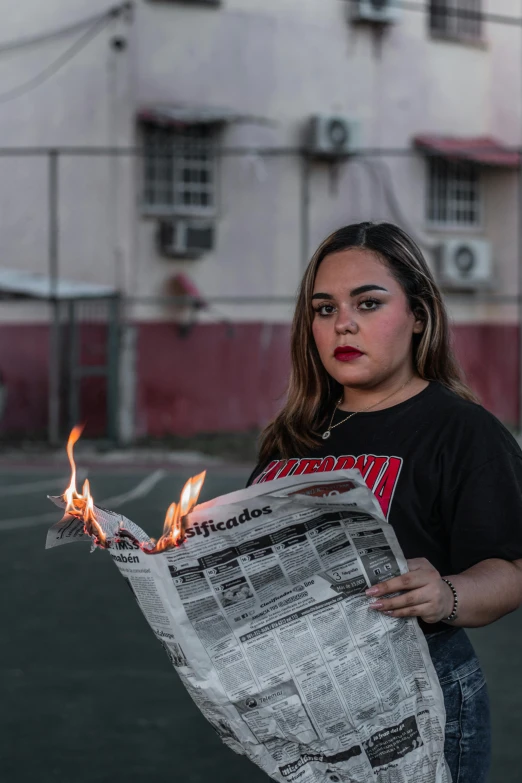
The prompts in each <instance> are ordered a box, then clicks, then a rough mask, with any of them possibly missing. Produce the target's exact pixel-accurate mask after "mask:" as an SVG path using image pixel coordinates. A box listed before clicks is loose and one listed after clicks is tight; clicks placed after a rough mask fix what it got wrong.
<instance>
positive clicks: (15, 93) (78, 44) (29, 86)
mask: <svg viewBox="0 0 522 783" xmlns="http://www.w3.org/2000/svg"><path fill="white" fill-rule="evenodd" d="M113 18H114V17H113V15H112V14H110V15H109V14H104V15H103V16H102V17H98V18H97V20H96V22H95V23H94V24H93V25H91V27H90V28H89V29H88V30H87V31H86V32H85V33H84V35H82V36H81V37H80V38H79V39H78V40H77V41H75V42H74V43H73V44H72V46H70V47H69V48H68V49H66V50H65V52H63V53H62V54H61V55H60V56H59V57H57V58H56V60H54V61H53V62H52V63H50V65H48V66H47V67H46V68H44V70H43V71H41V72H40V73H39V74H37V75H36V76H33V77H32V79H29V81H27V82H24V84H21V85H19V86H18V87H14V88H13V89H12V90H8V91H7V92H4V93H0V104H2V103H7V102H8V101H12V100H14V99H15V98H20V97H21V96H22V95H25V94H26V93H28V92H30V91H31V90H34V89H35V88H36V87H40V85H42V84H43V83H44V82H46V81H47V80H48V79H50V78H51V76H54V74H55V73H57V72H58V71H59V70H60V69H61V68H63V66H64V65H66V64H67V63H68V62H69V61H70V60H72V59H73V57H75V56H76V55H77V54H78V53H79V52H81V50H82V49H84V48H85V47H86V46H87V44H88V43H90V41H92V40H93V39H94V38H95V37H96V36H97V35H98V34H99V33H101V32H102V30H104V29H105V28H106V27H107V26H108V25H109V23H110V22H111V20H112V19H113Z"/></svg>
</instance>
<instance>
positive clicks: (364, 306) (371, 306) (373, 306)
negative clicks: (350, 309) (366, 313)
mask: <svg viewBox="0 0 522 783" xmlns="http://www.w3.org/2000/svg"><path fill="white" fill-rule="evenodd" d="M380 304H381V303H380V302H379V301H378V300H377V299H365V300H364V301H363V302H360V303H359V308H360V309H361V310H377V308H378V307H379V305H380Z"/></svg>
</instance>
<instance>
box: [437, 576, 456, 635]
mask: <svg viewBox="0 0 522 783" xmlns="http://www.w3.org/2000/svg"><path fill="white" fill-rule="evenodd" d="M441 579H442V581H443V582H446V584H447V585H448V587H449V588H450V590H451V592H452V593H453V611H452V612H451V614H450V615H449V617H446V618H445V619H446V622H449V623H451V622H452V621H453V620H455V618H456V617H457V610H458V606H459V598H458V595H457V591H456V590H455V588H454V586H453V584H452V583H451V582H450V580H449V579H445V578H444V577H443V576H441Z"/></svg>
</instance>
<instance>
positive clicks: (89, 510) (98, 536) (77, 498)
mask: <svg viewBox="0 0 522 783" xmlns="http://www.w3.org/2000/svg"><path fill="white" fill-rule="evenodd" d="M82 432H83V425H76V427H73V429H72V431H71V434H70V435H69V440H68V441H67V456H68V458H69V464H70V466H71V483H70V484H69V486H68V487H67V489H66V490H65V492H64V493H63V495H62V497H63V500H64V501H65V503H66V507H65V513H66V514H70V515H71V516H73V517H77V518H79V519H82V520H83V524H84V528H85V532H86V533H87V535H89V536H92V537H94V539H95V543H96V544H98V545H100V546H105V545H106V543H107V537H106V535H105V533H104V532H103V530H102V529H101V527H100V525H99V524H98V521H97V519H96V515H95V513H94V501H93V499H92V495H91V489H90V486H89V482H88V480H87V479H85V482H84V484H83V487H82V493H81V494H80V493H79V492H78V490H77V489H76V462H75V461H74V453H73V452H74V445H75V443H77V441H78V440H79V438H80V435H81V434H82Z"/></svg>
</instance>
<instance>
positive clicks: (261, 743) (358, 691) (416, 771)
mask: <svg viewBox="0 0 522 783" xmlns="http://www.w3.org/2000/svg"><path fill="white" fill-rule="evenodd" d="M95 511H96V516H97V519H98V522H99V523H100V524H101V526H102V528H103V529H104V531H105V532H106V533H107V535H108V536H109V539H111V540H110V543H109V553H110V556H111V557H112V559H113V560H114V562H115V563H116V565H117V566H118V568H119V570H120V572H121V574H122V575H123V577H124V578H125V579H126V580H127V582H128V584H129V586H130V587H131V588H132V591H133V593H134V595H135V597H136V600H137V601H138V604H139V605H140V608H141V609H142V611H143V614H144V615H145V617H146V619H147V620H148V622H149V624H150V626H151V627H152V630H153V631H154V633H155V634H156V636H157V638H158V639H159V641H160V642H161V644H162V645H163V646H164V648H165V650H166V652H167V654H168V655H169V657H170V660H171V661H172V664H173V665H174V666H175V667H176V670H177V672H178V674H179V676H180V678H181V680H182V682H183V684H184V685H185V687H186V688H187V690H188V692H189V693H190V695H191V696H192V698H193V700H194V701H195V703H196V704H197V706H198V707H199V709H200V710H201V712H202V713H203V714H204V715H205V717H206V718H207V719H208V720H209V721H210V723H211V724H212V726H213V727H214V729H215V730H216V731H217V732H218V733H219V735H220V736H221V738H222V739H223V742H225V743H226V744H227V745H229V747H231V748H232V749H233V750H235V751H236V752H237V753H242V754H245V755H247V756H248V757H249V758H250V759H251V760H252V761H253V762H254V763H255V764H257V765H258V766H260V767H261V768H262V769H263V770H264V771H265V772H266V773H267V774H268V775H269V776H270V777H271V778H272V779H273V780H277V781H280V783H370V782H371V783H410V781H415V783H450V781H451V777H450V773H449V770H448V768H447V765H446V763H445V760H444V724H445V711H444V701H443V696H442V691H441V689H440V686H439V682H438V679H437V675H436V673H435V670H434V668H433V664H432V662H431V658H430V654H429V651H428V646H427V644H426V640H425V638H424V635H423V633H422V632H421V630H420V629H419V627H418V624H417V621H416V620H414V619H394V618H390V617H387V616H385V615H383V614H381V613H379V612H375V611H372V610H370V609H369V608H368V607H369V604H370V599H369V598H368V597H367V596H366V595H365V590H366V588H367V587H369V586H370V585H372V584H375V583H377V582H382V581H383V580H385V579H389V578H390V577H392V576H397V575H399V574H400V573H404V572H405V571H406V570H407V566H406V561H405V558H404V556H403V554H402V552H401V550H400V547H399V545H398V542H397V539H396V536H395V533H394V531H393V528H392V527H391V525H389V524H388V523H387V522H386V521H385V519H384V517H383V514H382V511H381V509H380V506H379V504H378V502H377V500H376V499H375V497H374V495H373V494H372V493H371V491H370V490H369V489H368V488H367V487H366V485H365V484H364V482H363V480H362V478H361V475H360V473H359V472H358V471H351V470H347V471H335V472H332V473H322V474H315V476H313V477H312V476H302V477H296V478H286V479H280V480H276V481H273V482H270V484H261V485H256V486H253V487H250V488H248V489H246V490H243V491H240V492H234V493H232V494H230V495H225V496H223V497H220V498H217V499H216V500H214V501H211V502H209V503H205V504H202V505H200V506H197V507H196V509H195V510H194V511H193V512H192V513H191V514H190V516H189V517H188V520H187V521H188V525H187V529H186V541H185V543H184V544H182V545H181V546H180V547H178V548H176V549H172V550H169V551H167V552H164V553H162V554H158V555H148V554H145V553H144V552H143V551H142V550H141V549H140V547H139V545H138V543H137V541H141V542H147V541H148V540H149V538H148V536H147V535H146V534H145V533H144V532H143V531H142V530H141V529H140V528H138V527H137V525H134V524H133V523H132V522H130V521H129V520H127V519H125V518H124V517H122V516H121V515H118V514H116V513H113V512H110V511H105V510H103V509H98V508H96V507H95ZM125 531H127V532H128V533H129V534H130V535H126V534H125ZM82 537H84V536H83V534H82V523H80V522H78V521H76V520H69V521H66V522H62V523H57V524H55V525H53V527H52V528H51V530H50V531H49V534H48V541H47V546H48V547H50V546H57V545H59V544H62V543H67V542H69V541H74V540H78V539H81V538H82Z"/></svg>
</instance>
